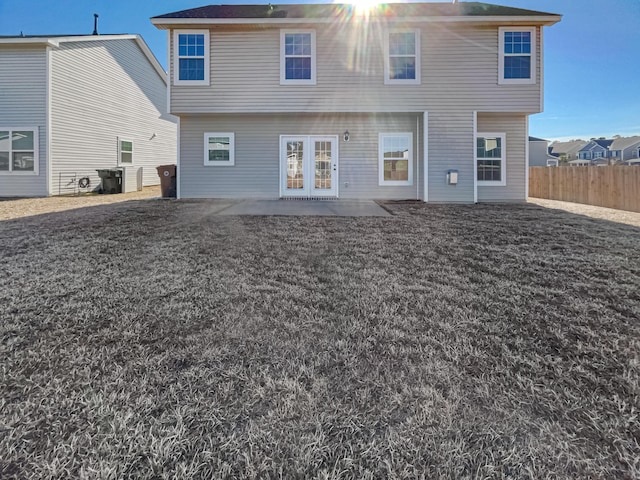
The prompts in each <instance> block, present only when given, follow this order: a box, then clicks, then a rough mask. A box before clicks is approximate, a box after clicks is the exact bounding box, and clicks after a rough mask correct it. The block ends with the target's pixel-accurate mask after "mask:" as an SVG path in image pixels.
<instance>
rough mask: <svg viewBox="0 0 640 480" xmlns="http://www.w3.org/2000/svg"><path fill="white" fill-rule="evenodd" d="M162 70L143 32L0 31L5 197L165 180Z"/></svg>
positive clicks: (169, 119)
mask: <svg viewBox="0 0 640 480" xmlns="http://www.w3.org/2000/svg"><path fill="white" fill-rule="evenodd" d="M166 112H167V96H166V73H165V72H164V71H163V69H162V67H161V65H160V64H159V63H158V61H157V59H156V58H155V57H154V56H153V54H152V53H151V51H150V50H149V48H148V46H147V45H146V43H145V42H144V40H143V39H142V38H141V37H140V36H138V35H77V36H69V35H65V36H19V37H6V36H3V37H0V196H47V195H58V194H61V193H62V194H64V193H69V192H73V191H78V189H79V184H80V185H82V186H84V185H86V183H87V180H86V178H88V179H89V185H88V186H85V187H84V190H92V189H94V188H95V187H97V186H98V185H99V182H100V179H99V177H98V175H97V172H96V170H97V169H103V168H112V167H125V175H126V176H127V184H128V185H131V184H132V183H133V185H134V187H139V186H140V185H141V184H142V185H145V186H146V185H154V184H157V183H159V178H158V175H157V172H156V169H155V167H156V166H157V165H161V164H170V163H175V162H176V142H177V138H176V137H177V135H176V132H177V119H176V118H175V117H173V116H171V115H168V114H167V113H166Z"/></svg>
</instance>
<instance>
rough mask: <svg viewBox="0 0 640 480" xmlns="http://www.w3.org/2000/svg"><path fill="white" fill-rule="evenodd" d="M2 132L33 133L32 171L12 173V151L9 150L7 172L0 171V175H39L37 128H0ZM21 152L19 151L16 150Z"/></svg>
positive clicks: (38, 138) (38, 137)
mask: <svg viewBox="0 0 640 480" xmlns="http://www.w3.org/2000/svg"><path fill="white" fill-rule="evenodd" d="M0 130H2V131H9V132H15V131H16V130H18V131H24V132H33V171H18V172H14V171H13V170H12V168H13V155H12V153H13V149H10V150H9V170H6V171H0V175H39V174H40V155H39V146H40V136H39V129H38V127H0ZM18 151H21V150H18Z"/></svg>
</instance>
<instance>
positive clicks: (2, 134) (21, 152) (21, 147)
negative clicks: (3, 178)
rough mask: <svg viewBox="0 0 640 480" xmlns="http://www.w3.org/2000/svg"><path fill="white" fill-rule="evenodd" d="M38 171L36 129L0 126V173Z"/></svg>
mask: <svg viewBox="0 0 640 480" xmlns="http://www.w3.org/2000/svg"><path fill="white" fill-rule="evenodd" d="M11 173H36V174H37V173H38V148H37V129H16V130H13V129H3V128H0V174H11Z"/></svg>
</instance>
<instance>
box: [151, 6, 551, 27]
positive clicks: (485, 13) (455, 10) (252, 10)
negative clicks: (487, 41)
mask: <svg viewBox="0 0 640 480" xmlns="http://www.w3.org/2000/svg"><path fill="white" fill-rule="evenodd" d="M355 14H356V8H355V7H354V6H353V5H352V4H339V3H323V4H291V5H278V6H272V5H271V4H269V5H208V6H204V7H198V8H191V9H188V10H180V11H178V12H173V13H167V14H165V15H158V16H156V17H153V18H152V19H151V21H152V23H154V24H156V25H161V24H167V23H172V21H173V23H204V22H197V20H217V21H216V22H214V23H250V21H254V22H255V21H256V20H261V21H269V20H273V21H289V22H293V21H295V20H298V21H300V20H316V21H333V20H335V19H337V18H341V19H342V18H345V17H346V18H349V17H352V16H354V15H355ZM366 17H367V18H368V19H371V18H372V17H373V18H384V19H396V18H405V19H412V20H415V21H420V20H421V19H422V20H424V19H427V18H428V19H432V20H437V19H446V18H454V17H458V18H459V17H468V18H475V19H478V20H480V19H486V18H487V17H497V18H498V19H503V20H508V19H512V18H513V17H529V18H530V17H537V18H539V21H540V22H542V23H545V24H549V25H551V24H553V23H556V22H558V21H560V18H561V16H560V15H557V14H553V13H544V12H538V11H534V10H525V9H521V8H513V7H503V6H500V5H491V4H488V3H481V2H463V3H455V4H454V3H452V2H446V3H445V2H442V3H385V4H380V5H377V6H375V7H372V9H371V10H370V11H369V12H368V14H367V15H366ZM298 23H299V22H298Z"/></svg>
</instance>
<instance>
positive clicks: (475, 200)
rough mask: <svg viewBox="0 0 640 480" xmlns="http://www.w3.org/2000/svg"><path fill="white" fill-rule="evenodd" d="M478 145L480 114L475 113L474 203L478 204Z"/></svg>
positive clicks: (472, 151)
mask: <svg viewBox="0 0 640 480" xmlns="http://www.w3.org/2000/svg"><path fill="white" fill-rule="evenodd" d="M477 144H478V112H477V111H474V112H473V147H472V150H471V153H472V155H471V157H472V158H473V168H472V169H471V172H472V175H473V203H478V160H477V159H476V145H477Z"/></svg>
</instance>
